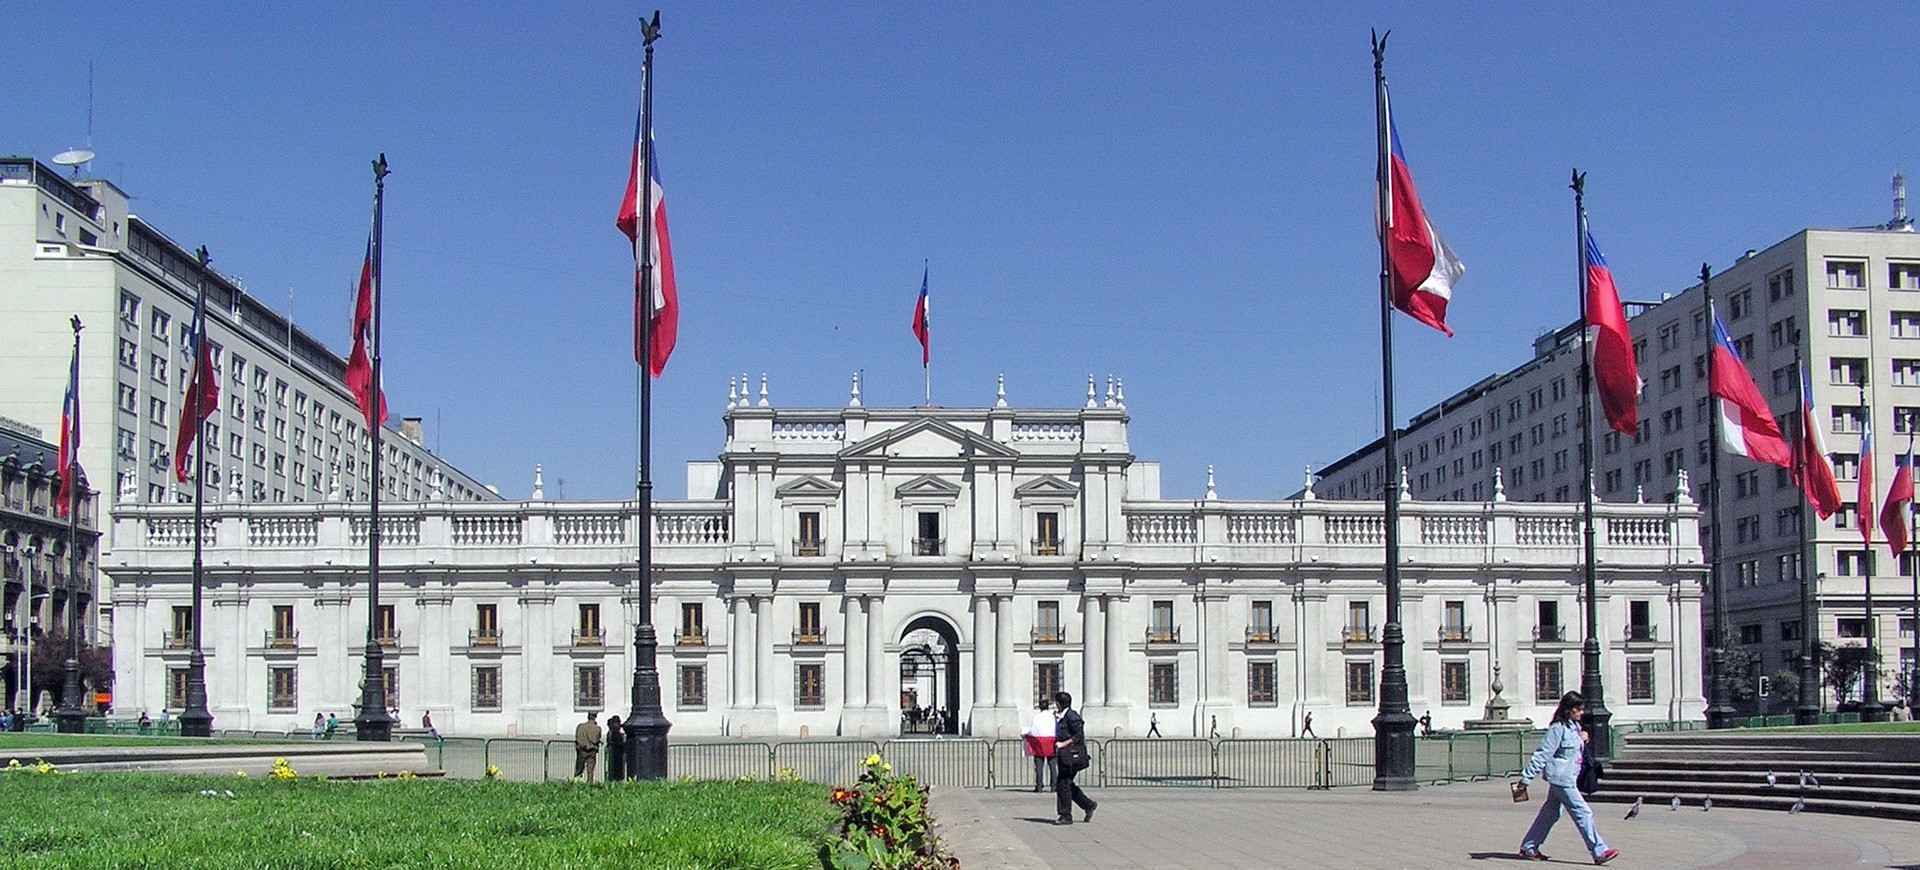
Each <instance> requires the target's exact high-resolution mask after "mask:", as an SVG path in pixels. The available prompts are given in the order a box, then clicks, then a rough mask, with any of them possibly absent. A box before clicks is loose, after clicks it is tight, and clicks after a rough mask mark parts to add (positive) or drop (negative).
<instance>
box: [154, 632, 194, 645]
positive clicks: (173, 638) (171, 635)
mask: <svg viewBox="0 0 1920 870" xmlns="http://www.w3.org/2000/svg"><path fill="white" fill-rule="evenodd" d="M161 645H162V646H164V647H166V648H167V649H192V648H193V632H191V631H169V632H167V633H166V635H165V636H164V637H163V638H162V641H161Z"/></svg>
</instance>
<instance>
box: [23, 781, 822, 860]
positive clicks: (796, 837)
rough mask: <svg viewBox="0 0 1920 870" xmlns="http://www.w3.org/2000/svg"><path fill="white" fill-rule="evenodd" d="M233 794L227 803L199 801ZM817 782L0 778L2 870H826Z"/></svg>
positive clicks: (225, 799)
mask: <svg viewBox="0 0 1920 870" xmlns="http://www.w3.org/2000/svg"><path fill="white" fill-rule="evenodd" d="M209 788H211V789H217V790H221V791H223V792H224V791H225V790H227V789H231V790H232V791H233V794H234V796H233V797H232V798H227V797H224V796H221V797H201V796H199V794H198V793H199V792H200V791H201V790H202V789H209ZM827 792H828V789H827V788H826V787H825V786H820V785H814V784H811V783H785V782H760V783H733V782H690V783H682V782H665V783H644V784H642V783H631V784H625V785H611V786H609V785H584V784H578V783H545V784H531V783H525V784H523V783H507V782H497V781H485V780H482V781H477V782H462V781H451V780H387V781H381V782H322V781H317V780H311V779H302V780H297V781H290V782H283V781H274V780H268V779H245V780H243V779H237V778H230V777H187V776H158V775H151V774H110V773H92V774H71V775H52V776H40V775H34V774H31V773H19V772H15V773H3V774H0V795H4V799H0V804H3V805H4V806H5V810H6V811H5V813H4V816H0V867H61V868H163V867H164V868H248V870H252V868H272V870H306V868H315V870H320V868H325V870H336V868H338V870H345V868H398V867H405V868H412V867H428V868H456V867H474V868H489V870H492V868H593V867H609V868H612V867H619V868H623V870H624V868H636V867H645V868H658V870H667V868H674V870H682V868H684V870H693V868H741V870H783V868H807V870H818V868H819V867H820V858H819V849H820V846H821V845H822V844H823V843H825V842H827V841H828V840H829V839H830V837H831V835H832V831H833V826H834V823H835V821H836V819H837V813H836V812H835V810H834V808H833V807H832V806H831V805H830V804H829V803H828V802H827Z"/></svg>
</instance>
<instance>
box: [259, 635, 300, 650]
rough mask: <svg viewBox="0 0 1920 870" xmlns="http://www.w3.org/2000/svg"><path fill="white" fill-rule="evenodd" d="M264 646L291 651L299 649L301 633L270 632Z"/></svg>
mask: <svg viewBox="0 0 1920 870" xmlns="http://www.w3.org/2000/svg"><path fill="white" fill-rule="evenodd" d="M262 645H263V646H267V647H270V648H273V649H291V648H293V647H297V646H299V645H300V632H297V631H269V632H267V639H266V642H265V643H264V644H262Z"/></svg>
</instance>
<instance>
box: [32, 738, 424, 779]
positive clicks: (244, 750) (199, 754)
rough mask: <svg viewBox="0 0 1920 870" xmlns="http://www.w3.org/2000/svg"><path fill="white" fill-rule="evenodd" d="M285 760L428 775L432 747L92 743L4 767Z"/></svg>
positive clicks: (358, 773)
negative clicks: (429, 755)
mask: <svg viewBox="0 0 1920 870" xmlns="http://www.w3.org/2000/svg"><path fill="white" fill-rule="evenodd" d="M281 758H284V759H286V760H287V764H288V766H290V767H292V768H293V769H294V770H296V771H298V772H299V773H300V774H301V775H314V774H325V775H326V776H328V777H338V778H365V777H378V776H379V775H380V774H382V773H385V774H387V775H389V776H391V775H395V774H398V773H400V772H401V771H408V772H411V773H413V774H414V775H416V776H424V775H428V774H429V773H430V772H431V770H432V768H431V766H430V765H429V764H428V763H427V753H426V747H424V746H423V745H421V744H418V743H335V744H316V743H216V744H209V745H205V746H98V747H94V746H87V747H72V748H66V747H63V748H58V749H53V748H48V749H13V750H6V751H4V752H0V767H5V766H6V765H7V764H8V763H9V762H10V761H12V760H14V759H18V760H19V761H20V763H21V764H35V763H38V762H39V761H43V760H44V761H46V762H47V763H48V764H51V765H53V766H55V767H57V768H59V769H61V770H67V771H133V770H137V771H147V772H152V773H178V774H212V775H222V776H232V775H234V774H236V773H238V772H245V773H246V774H247V775H248V776H266V775H268V774H269V773H271V771H272V770H273V762H274V761H275V760H276V759H281Z"/></svg>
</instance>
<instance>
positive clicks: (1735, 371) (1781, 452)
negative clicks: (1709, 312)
mask: <svg viewBox="0 0 1920 870" xmlns="http://www.w3.org/2000/svg"><path fill="white" fill-rule="evenodd" d="M1709 389H1710V391H1711V392H1712V393H1713V395H1715V396H1718V397H1719V399H1720V401H1719V402H1717V403H1716V404H1717V405H1718V406H1719V408H1718V413H1719V414H1720V440H1721V443H1723V444H1725V445H1726V448H1727V450H1728V451H1730V452H1732V453H1737V454H1739V455H1741V456H1745V457H1747V458H1748V459H1752V460H1754V461H1756V462H1766V463H1770V464H1773V465H1781V466H1786V467H1789V468H1791V467H1792V466H1793V451H1792V450H1791V449H1790V448H1788V446H1787V439H1786V438H1784V437H1782V436H1781V434H1780V424H1779V422H1778V421H1776V420H1774V419H1773V411H1771V410H1769V409H1768V408H1767V400H1766V399H1765V398H1763V397H1761V395H1760V388H1759V387H1758V386H1756V385H1755V384H1754V382H1753V375H1752V374H1750V373H1748V371H1747V365H1746V363H1743V362H1741V361H1740V352H1739V351H1738V350H1735V349H1734V347H1733V336H1731V335H1728V334H1727V326H1726V324H1724V323H1721V322H1720V315H1719V314H1714V315H1713V382H1712V384H1711V385H1710V387H1709Z"/></svg>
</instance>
